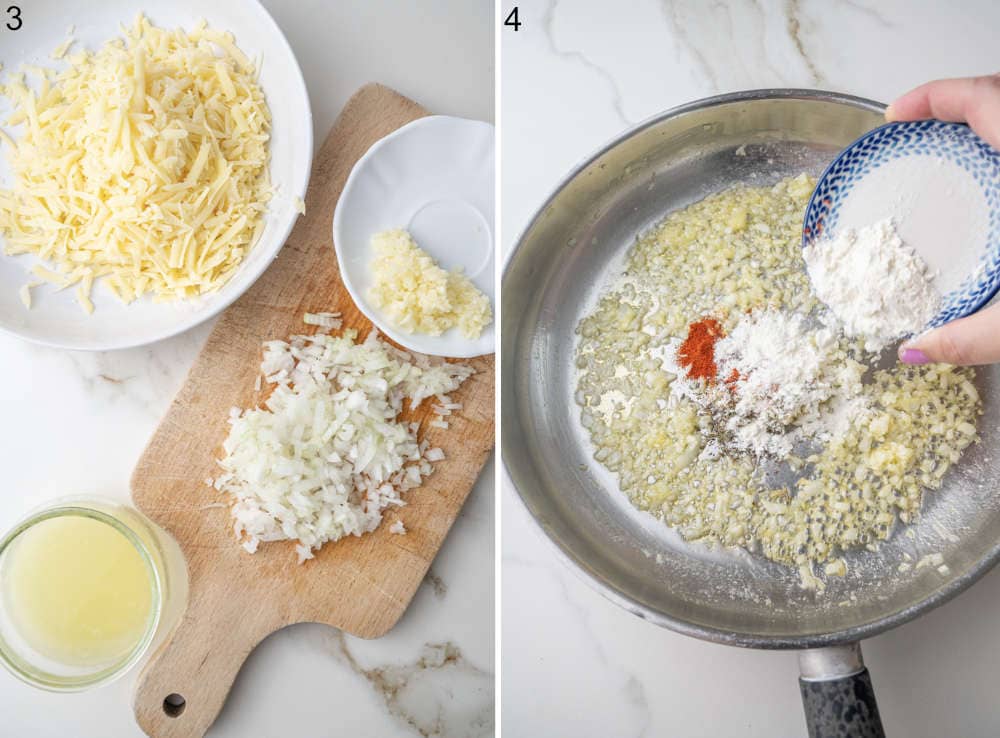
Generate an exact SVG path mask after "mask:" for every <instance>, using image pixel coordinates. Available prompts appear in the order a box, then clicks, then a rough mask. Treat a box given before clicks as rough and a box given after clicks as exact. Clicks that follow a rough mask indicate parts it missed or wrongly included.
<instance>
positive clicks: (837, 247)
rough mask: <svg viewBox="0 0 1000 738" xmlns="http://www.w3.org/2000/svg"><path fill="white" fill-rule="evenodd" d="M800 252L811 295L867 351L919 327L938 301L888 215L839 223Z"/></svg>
mask: <svg viewBox="0 0 1000 738" xmlns="http://www.w3.org/2000/svg"><path fill="white" fill-rule="evenodd" d="M803 255H804V257H805V260H806V270H807V271H808V272H809V277H810V279H811V280H812V285H813V289H814V290H815V292H816V295H817V296H818V297H819V299H820V300H822V301H823V302H824V303H826V305H827V307H829V308H830V310H831V311H832V312H833V314H834V315H835V316H836V317H837V319H838V320H839V321H840V322H841V323H842V324H843V327H844V332H845V333H846V334H847V335H848V336H858V337H862V338H864V340H865V348H866V349H867V350H868V351H881V350H882V349H883V348H884V347H885V346H886V345H887V344H888V343H890V342H892V341H894V340H896V339H898V338H901V337H903V336H907V335H912V334H914V333H917V332H919V331H920V330H922V329H923V328H924V327H925V326H926V325H927V323H928V322H929V321H930V319H931V318H932V317H934V314H935V313H936V312H937V310H938V307H939V306H940V304H941V294H940V293H939V292H938V290H937V288H936V287H935V285H934V275H933V274H931V273H930V270H929V269H928V267H927V264H926V263H925V262H924V261H923V259H921V258H920V256H919V255H918V254H917V253H916V252H915V251H914V250H913V249H911V248H910V247H908V246H907V245H906V244H904V243H903V241H902V239H901V238H900V237H899V234H898V233H897V232H896V227H895V225H894V224H893V222H892V220H891V219H886V220H882V221H879V222H878V223H875V224H874V225H870V226H867V227H865V228H860V229H858V230H854V229H844V230H842V231H840V232H838V233H837V234H836V235H835V236H834V237H833V238H824V239H820V240H819V241H817V242H815V243H813V244H812V245H810V246H808V247H807V248H806V249H805V250H804V253H803Z"/></svg>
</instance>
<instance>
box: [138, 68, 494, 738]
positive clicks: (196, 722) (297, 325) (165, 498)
mask: <svg viewBox="0 0 1000 738" xmlns="http://www.w3.org/2000/svg"><path fill="white" fill-rule="evenodd" d="M424 115H427V111H425V110H424V109H423V108H421V107H420V106H419V105H417V104H416V103H414V102H413V101H411V100H408V99H406V98H404V97H402V96H400V95H398V94H397V93H395V92H393V91H392V90H389V89H388V88H385V87H382V86H380V85H368V86H366V87H364V88H362V89H361V90H360V91H359V92H357V93H356V94H355V95H354V97H353V98H351V100H350V101H349V102H348V104H347V106H346V107H345V108H344V111H343V112H342V113H341V115H340V117H339V118H338V120H337V122H336V124H335V125H334V127H333V130H331V131H330V134H329V136H328V137H327V139H326V142H325V143H324V144H323V148H322V149H321V150H320V152H319V154H318V155H317V157H316V160H315V162H314V164H313V170H312V181H311V183H310V186H309V192H308V195H307V197H306V215H305V217H303V218H300V219H299V221H298V224H297V225H296V227H295V229H294V230H293V231H292V234H291V236H290V237H289V239H288V243H287V244H286V245H285V247H284V248H283V249H282V251H281V253H280V255H279V256H278V258H277V259H276V260H275V262H274V264H273V265H272V266H271V267H270V268H269V269H268V271H267V272H266V273H265V274H264V275H263V276H262V277H261V278H260V279H259V280H258V281H257V283H256V284H255V285H254V286H253V287H252V288H251V289H250V290H249V291H248V292H247V293H246V294H245V295H244V296H243V297H242V298H240V300H239V301H238V302H236V303H235V304H234V305H233V306H232V307H230V308H229V309H228V310H227V311H226V312H225V313H224V314H223V315H222V317H221V318H220V319H219V322H218V324H217V325H216V327H215V330H213V331H212V334H211V336H209V338H208V342H207V343H206V344H205V348H204V349H203V350H202V352H201V354H200V356H199V357H198V359H197V360H196V361H195V364H194V366H193V367H192V369H191V373H190V374H189V375H188V378H187V380H186V381H185V383H184V386H183V387H182V388H181V391H180V392H179V393H178V395H177V397H176V398H175V399H174V402H173V404H172V405H171V406H170V409H169V410H168V411H167V414H166V416H165V417H164V419H163V421H162V422H161V423H160V426H159V428H158V429H157V431H156V433H155V434H154V435H153V438H152V440H151V441H150V442H149V446H148V447H147V448H146V450H145V452H144V453H143V455H142V458H141V459H140V460H139V464H138V466H137V467H136V469H135V472H134V474H133V477H132V498H133V500H134V501H135V504H136V506H137V507H138V508H139V509H140V510H142V512H144V513H145V514H146V515H148V516H149V517H150V518H152V519H153V520H154V521H156V522H157V523H159V524H160V525H161V526H162V527H163V528H164V529H166V530H167V531H168V532H169V533H170V534H172V535H173V536H174V538H176V539H177V541H178V543H179V544H180V547H181V549H182V550H183V552H184V555H185V558H186V559H187V567H188V576H189V581H190V597H189V604H188V606H187V610H186V612H185V614H184V615H183V617H182V619H181V621H180V624H179V625H178V627H177V629H176V630H175V632H174V633H173V635H172V636H170V637H169V638H168V640H167V641H166V643H165V644H164V645H163V647H161V648H160V650H159V651H157V653H155V654H154V655H153V656H152V658H151V659H150V661H149V663H148V664H147V665H146V667H145V669H144V670H143V672H142V674H141V675H140V677H139V682H138V685H137V687H136V694H135V702H134V708H135V715H136V719H137V720H138V722H139V725H140V726H141V727H142V729H143V730H144V731H146V733H148V734H149V735H151V736H155V737H156V738H167V737H171V738H173V737H177V738H181V737H183V738H189V737H191V736H202V735H204V733H205V731H206V730H207V729H208V727H209V726H210V725H211V724H212V722H213V721H214V720H215V717H216V715H217V714H218V712H219V710H220V709H221V707H222V704H223V702H224V701H225V699H226V695H227V694H228V692H229V689H230V687H231V686H232V684H233V680H234V679H235V677H236V674H237V672H238V671H239V669H240V667H241V666H242V664H243V662H244V660H245V659H246V658H247V656H248V655H249V654H250V651H251V650H253V648H254V646H256V645H257V644H258V643H259V642H260V641H261V640H262V639H263V638H265V637H266V636H268V635H269V634H271V633H273V632H274V631H276V630H278V629H279V628H282V627H284V626H286V625H290V624H292V623H300V622H319V623H327V624H329V625H332V626H334V627H336V628H341V629H343V630H345V631H347V632H349V633H352V634H354V635H357V636H360V637H362V638H376V637H378V636H380V635H382V634H384V633H385V632H386V631H388V630H389V629H390V628H392V626H393V625H394V624H395V623H396V621H397V620H398V619H399V617H400V616H401V615H402V614H403V611H404V610H405V609H406V606H407V605H408V604H409V602H410V600H411V598H412V597H413V595H414V593H415V591H416V589H417V587H418V585H419V584H420V582H421V580H422V579H423V578H424V575H425V574H426V572H427V568H428V567H429V565H430V563H431V560H432V559H433V558H434V556H435V554H436V553H437V551H438V549H439V548H440V546H441V543H442V541H443V540H444V537H445V535H446V534H447V533H448V529H449V528H451V524H452V522H453V521H454V520H455V516H456V515H457V514H458V511H459V509H460V508H461V506H462V503H463V502H464V501H465V498H466V496H467V495H468V494H469V490H470V489H471V488H472V485H473V483H474V482H475V480H476V478H477V477H478V476H479V472H480V470H481V469H482V466H483V464H484V463H485V461H486V459H487V457H488V456H489V454H490V451H491V450H492V449H493V441H494V425H493V415H494V406H493V396H494V394H493V389H494V388H493V378H494V372H493V370H494V367H493V357H492V356H488V357H481V358H478V359H474V360H471V362H470V363H471V364H472V365H473V366H474V367H475V369H476V374H475V375H473V376H472V377H471V378H470V379H468V380H467V381H466V382H465V384H464V385H463V386H462V387H461V389H459V390H458V391H457V392H455V393H453V397H454V400H455V401H456V402H461V403H462V404H463V409H462V410H461V411H459V413H458V414H457V415H455V416H452V417H450V418H449V421H450V423H451V427H450V429H448V430H443V429H440V428H424V426H422V428H424V430H426V437H427V439H428V440H429V441H430V442H431V445H433V446H440V447H441V448H442V449H444V451H445V454H446V455H447V458H446V459H445V460H444V461H441V462H438V463H437V464H436V465H435V471H434V473H433V474H432V475H431V476H430V477H429V478H428V479H427V480H426V482H425V483H424V485H423V486H422V487H420V488H418V489H415V490H412V491H410V492H408V493H406V496H405V499H406V501H407V503H408V504H407V505H406V507H404V508H402V510H401V512H400V515H399V517H400V518H401V519H402V520H403V521H404V523H405V525H406V528H407V531H408V532H407V534H406V535H402V536H400V535H393V534H390V533H389V531H388V525H382V526H381V527H380V528H379V529H378V530H376V531H375V532H374V533H371V534H368V535H365V536H362V537H361V538H355V537H349V538H346V539H343V540H341V541H338V542H336V543H329V544H327V545H326V546H324V547H323V548H322V550H320V551H319V552H317V554H316V558H315V559H314V560H311V561H307V562H306V563H305V564H303V565H301V566H300V565H298V564H297V559H296V555H295V553H294V544H292V543H289V542H278V543H268V544H261V546H260V549H259V550H258V552H257V553H256V554H254V555H250V554H248V553H246V552H245V551H244V550H243V549H242V548H241V547H240V546H239V545H238V543H237V541H236V540H235V539H234V537H233V532H232V524H231V519H230V516H229V510H228V509H227V508H224V507H209V508H206V505H210V504H211V503H213V502H218V501H219V500H220V499H221V498H220V497H218V496H217V495H216V494H215V493H214V492H213V490H211V489H210V488H208V487H207V486H206V484H205V479H206V478H207V477H211V476H214V475H215V474H216V473H217V472H218V467H217V466H216V464H215V460H216V458H217V457H218V455H219V454H220V445H221V443H222V441H223V439H224V438H225V437H226V434H227V429H228V425H227V422H226V421H227V417H228V414H229V409H230V408H231V407H234V406H235V407H250V406H253V405H254V404H256V403H259V402H260V401H261V399H262V398H263V392H255V390H254V381H255V378H256V376H257V374H258V369H259V365H260V360H261V344H262V343H263V342H264V341H265V340H270V339H285V338H287V337H288V336H290V335H292V334H295V333H304V332H312V330H313V329H312V328H311V327H309V326H305V325H303V323H302V315H303V313H305V312H321V311H326V312H337V311H339V312H341V313H343V316H344V326H345V327H348V328H358V329H359V330H360V337H362V338H363V337H364V336H365V335H367V333H368V331H369V330H370V328H371V323H369V321H368V320H367V319H366V318H365V317H364V316H363V315H362V314H361V313H360V312H359V311H358V309H357V308H356V307H355V306H354V303H353V302H352V301H351V298H350V296H349V295H348V292H347V289H346V288H345V287H344V285H343V283H342V282H341V281H340V276H339V273H338V269H337V260H336V256H335V254H334V250H333V243H332V236H331V230H332V228H331V223H332V219H333V209H334V205H335V204H336V202H337V198H338V197H339V196H340V192H341V190H342V188H343V186H344V182H345V181H346V179H347V175H348V174H349V173H350V171H351V168H352V167H353V166H354V163H355V162H356V161H357V160H358V159H359V158H360V157H361V155H362V154H364V153H365V151H367V150H368V148H369V147H370V146H371V145H372V144H373V143H375V142H376V141H377V140H378V139H380V138H382V137H383V136H385V135H386V134H388V133H390V132H392V131H394V130H395V129H397V128H399V127H400V126H402V125H404V124H406V123H409V122H410V121H412V120H414V119H416V118H420V117H422V116H424ZM264 391H266V388H265V390H264ZM430 404H431V403H430V402H425V403H424V407H422V408H420V409H418V413H417V414H416V415H414V416H412V417H414V418H415V419H420V420H423V419H425V418H426V415H427V414H429V412H430V408H429V405H430ZM404 417H406V416H405V415H404ZM274 678H275V679H285V678H294V675H293V677H289V675H287V674H275V675H274ZM175 694H176V695H180V696H182V697H183V698H184V709H183V711H180V714H178V715H176V717H172V716H171V715H170V714H168V712H170V713H177V712H178V711H177V710H169V711H168V710H167V709H166V706H165V704H164V700H165V698H167V696H168V695H175Z"/></svg>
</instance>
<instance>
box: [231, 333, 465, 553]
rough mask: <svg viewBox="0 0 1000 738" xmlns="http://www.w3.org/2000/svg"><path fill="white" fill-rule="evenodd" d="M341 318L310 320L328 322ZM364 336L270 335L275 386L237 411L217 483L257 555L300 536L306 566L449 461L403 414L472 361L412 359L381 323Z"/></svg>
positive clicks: (454, 382) (453, 382)
mask: <svg viewBox="0 0 1000 738" xmlns="http://www.w3.org/2000/svg"><path fill="white" fill-rule="evenodd" d="M332 318H333V316H331V315H329V314H320V315H319V316H315V315H314V316H312V317H311V318H310V320H312V321H317V320H319V321H321V322H313V323H312V324H313V325H324V326H325V325H329V324H332ZM356 337H357V332H356V331H353V330H346V331H344V332H343V333H342V334H341V335H340V336H336V337H335V336H330V335H327V334H325V333H317V334H315V335H311V336H306V335H300V336H292V338H291V339H290V341H289V342H287V343H286V342H284V341H268V342H267V343H265V344H264V358H263V361H262V363H261V372H262V373H263V375H264V376H265V377H266V378H267V381H268V382H269V383H271V384H274V385H275V387H274V390H273V392H272V393H271V395H270V396H269V397H268V399H267V401H266V402H265V403H264V406H263V407H257V408H250V409H247V410H242V411H241V410H239V409H234V410H233V411H232V412H231V413H230V419H229V422H230V430H229V436H228V437H227V438H226V440H225V442H224V443H223V449H224V451H225V456H224V458H222V459H221V460H220V461H219V465H220V466H221V467H222V469H223V473H222V474H221V475H220V476H219V477H218V478H217V479H215V480H214V482H213V486H214V487H215V489H217V490H219V491H220V492H223V493H227V494H230V495H232V497H233V498H234V500H235V502H234V504H233V506H232V515H233V518H234V520H235V526H234V529H235V531H236V534H237V536H238V537H240V538H242V539H244V542H243V545H244V548H246V549H247V550H248V551H250V552H251V553H253V552H254V551H255V550H256V548H257V544H258V542H260V541H277V540H295V541H298V544H299V545H298V546H297V547H296V551H297V553H298V555H299V561H300V563H301V562H302V561H305V560H306V559H309V558H312V551H313V550H316V549H318V548H320V547H321V546H322V545H323V544H324V543H326V542H327V541H336V540H338V539H339V538H341V537H343V536H345V535H356V536H360V535H362V534H364V533H367V532H370V531H372V530H374V529H375V528H376V527H378V525H379V523H380V522H381V521H382V510H383V509H385V508H386V507H387V506H389V505H393V506H401V505H403V504H405V503H404V502H403V500H402V499H401V498H400V493H402V492H404V491H406V490H409V489H413V488H414V487H418V486H420V484H421V483H422V481H423V478H424V477H426V476H427V475H428V474H430V473H431V471H432V470H433V467H432V465H431V462H432V461H439V460H441V459H443V458H444V453H443V452H442V451H441V450H440V449H437V448H433V449H432V448H428V447H427V446H428V444H427V443H426V442H420V441H418V440H417V430H418V424H417V423H403V422H398V421H397V416H398V415H399V414H400V412H401V411H402V410H403V401H404V399H407V398H408V399H409V401H410V407H411V408H412V407H416V406H418V405H419V404H420V403H421V402H422V401H423V400H424V399H426V398H428V397H435V396H439V395H445V394H446V393H448V392H451V391H453V390H455V389H457V388H458V387H459V386H460V385H461V384H462V382H464V381H465V379H467V378H468V377H469V376H470V375H471V374H472V373H473V370H472V368H471V367H469V366H466V365H464V364H452V363H447V362H439V363H431V362H430V360H428V359H427V358H426V357H415V356H411V355H410V354H408V353H406V352H404V351H400V350H398V349H396V348H394V347H392V346H390V345H389V344H388V343H386V342H384V341H382V340H380V339H379V337H378V335H377V333H376V331H374V330H373V331H372V332H371V333H370V334H369V335H368V338H367V339H366V340H365V341H364V342H363V343H356V342H355V339H356ZM441 423H442V421H440V419H438V420H434V421H432V422H430V423H429V425H440V424H441ZM444 426H445V427H447V424H446V423H445V424H444Z"/></svg>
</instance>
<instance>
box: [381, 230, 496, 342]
mask: <svg viewBox="0 0 1000 738" xmlns="http://www.w3.org/2000/svg"><path fill="white" fill-rule="evenodd" d="M371 245H372V250H373V251H374V253H375V258H374V259H373V260H372V264H371V269H372V276H373V277H374V284H373V285H372V287H371V289H370V291H369V297H370V298H371V300H372V302H374V303H375V306H376V307H378V308H380V309H381V310H383V311H385V313H386V316H387V317H388V319H389V322H390V323H392V324H393V325H394V326H396V327H397V328H400V329H401V330H404V331H406V332H407V333H426V334H428V335H431V336H439V335H441V334H442V333H444V332H445V331H446V330H448V329H449V328H453V327H458V329H459V330H460V331H461V332H462V335H463V336H465V337H466V338H469V339H476V338H479V336H480V335H481V334H482V332H483V329H484V328H485V327H486V326H487V325H489V324H490V322H492V320H493V313H492V311H491V310H490V301H489V298H488V297H486V295H484V294H483V293H482V292H480V291H479V290H478V289H476V286H475V285H474V284H473V283H472V281H471V280H470V279H469V278H468V277H466V276H465V275H464V274H462V273H461V272H460V271H457V270H453V271H451V272H446V271H445V270H444V269H442V268H441V267H439V266H438V265H437V264H436V263H435V262H434V259H433V258H431V256H430V254H428V253H427V252H426V251H424V250H423V249H421V248H420V247H419V246H418V245H417V244H416V242H415V241H414V240H413V237H412V236H410V234H409V233H408V232H407V231H405V230H402V229H396V230H391V231H383V232H381V233H377V234H375V235H374V236H372V241H371Z"/></svg>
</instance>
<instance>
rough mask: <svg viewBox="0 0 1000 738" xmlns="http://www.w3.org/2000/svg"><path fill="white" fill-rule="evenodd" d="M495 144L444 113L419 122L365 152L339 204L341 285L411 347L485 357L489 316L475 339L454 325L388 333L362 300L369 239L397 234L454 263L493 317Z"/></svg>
mask: <svg viewBox="0 0 1000 738" xmlns="http://www.w3.org/2000/svg"><path fill="white" fill-rule="evenodd" d="M494 138H495V136H494V130H493V126H492V125H490V124H489V123H483V122H481V121H474V120H465V119H463V118H452V117H449V116H444V115H434V116H430V117H427V118H420V119H419V120H416V121H414V122H412V123H410V124H408V125H405V126H403V127H402V128H400V129H399V130H397V131H395V132H393V133H391V134H389V135H388V136H386V137H385V138H383V139H382V140H380V141H378V142H377V143H375V144H374V145H373V146H372V147H371V148H370V149H368V151H367V152H366V153H365V155H364V156H362V157H361V159H359V160H358V163H357V164H355V165H354V169H353V170H352V171H351V174H350V176H349V177H348V178H347V183H346V184H345V185H344V191H343V193H342V194H341V196H340V200H339V201H338V202H337V208H336V210H335V211H334V215H333V243H334V248H335V249H336V251H337V260H338V262H339V263H340V276H341V279H343V281H344V284H345V285H346V286H347V289H348V291H349V292H350V293H351V297H352V298H354V302H355V303H356V304H357V306H358V308H359V309H360V310H361V312H363V313H364V314H365V315H366V316H367V317H368V319H369V320H371V321H372V322H373V323H374V324H375V325H376V326H377V327H378V329H379V330H380V331H382V332H383V333H385V334H386V335H387V336H389V338H391V339H392V340H394V341H395V342H396V343H398V344H400V345H401V346H405V347H406V348H408V349H410V350H412V351H418V352H420V353H423V354H431V355H434V356H450V357H455V358H469V357H472V356H481V355H483V354H491V353H493V351H494V350H495V348H494V347H495V331H494V324H495V315H494V323H491V324H490V325H488V326H487V327H486V328H485V329H484V330H483V333H482V335H481V336H479V338H478V339H475V340H470V339H468V338H465V337H464V336H463V335H462V334H461V333H460V332H459V331H458V330H457V329H456V328H452V329H450V330H448V331H446V332H445V333H443V334H442V335H440V336H427V335H423V334H418V333H405V332H404V331H401V330H399V329H397V328H394V327H393V326H392V325H391V324H389V322H388V321H387V320H386V317H385V314H384V313H383V312H382V311H381V310H379V309H378V308H377V307H375V305H374V304H373V303H372V302H371V301H370V300H369V299H368V290H369V288H370V287H371V285H372V282H373V279H372V274H371V267H370V264H371V260H372V256H373V255H372V251H371V245H370V241H371V237H372V236H373V235H375V234H376V233H378V232H380V231H384V230H388V229H392V228H405V229H406V230H408V231H409V232H410V233H411V234H412V235H413V238H414V240H415V241H416V242H417V245H419V246H420V247H421V248H422V249H424V250H425V251H427V253H429V254H430V255H431V256H432V257H434V259H435V260H436V261H437V263H438V264H439V265H440V266H441V267H442V268H443V269H446V270H451V269H452V268H453V267H456V266H459V267H462V269H463V271H464V273H465V275H466V276H467V277H469V279H471V280H472V282H473V283H474V284H475V285H476V287H477V288H479V289H480V290H482V292H483V293H485V294H486V296H487V297H489V299H490V306H491V309H492V310H493V311H494V313H495V312H496V300H495V299H494V280H493V261H494V239H493V208H494V204H493V192H494V180H493V172H494V154H493V151H494Z"/></svg>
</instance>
